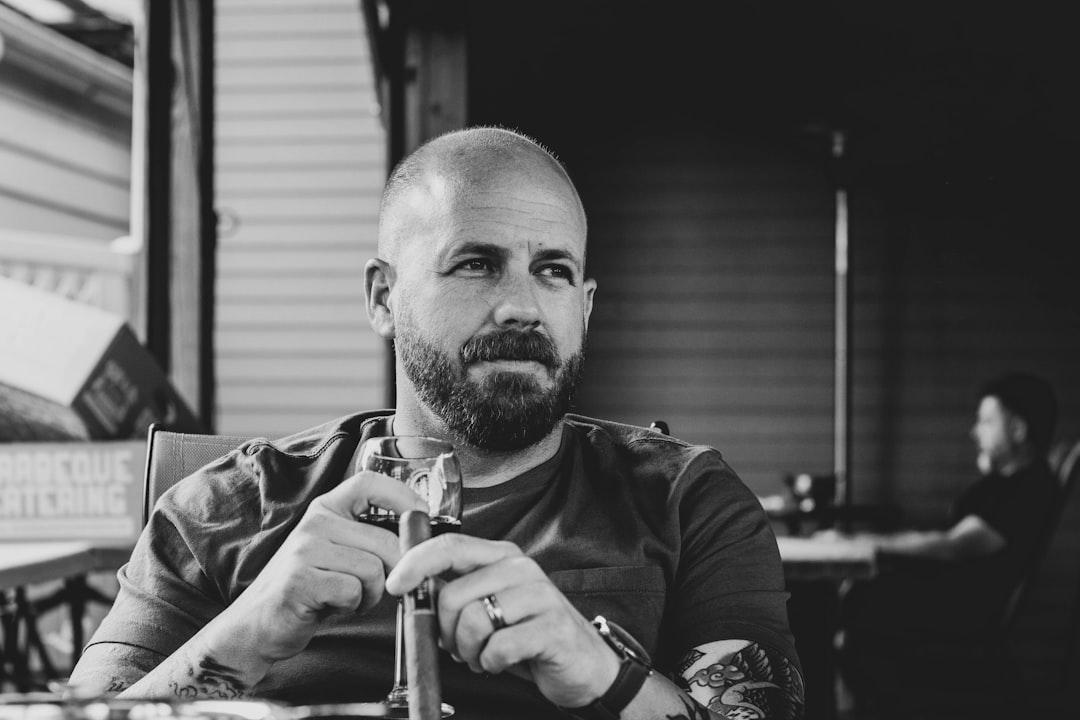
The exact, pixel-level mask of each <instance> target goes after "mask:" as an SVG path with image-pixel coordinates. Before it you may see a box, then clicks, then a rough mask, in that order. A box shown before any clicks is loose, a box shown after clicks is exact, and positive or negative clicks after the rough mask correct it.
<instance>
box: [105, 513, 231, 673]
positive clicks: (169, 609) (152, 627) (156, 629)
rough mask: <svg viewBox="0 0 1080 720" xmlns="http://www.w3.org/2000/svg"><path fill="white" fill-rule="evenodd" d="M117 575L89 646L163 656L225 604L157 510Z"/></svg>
mask: <svg viewBox="0 0 1080 720" xmlns="http://www.w3.org/2000/svg"><path fill="white" fill-rule="evenodd" d="M117 579H118V580H119V583H120V589H119V592H118V593H117V596H116V600H115V601H114V602H113V605H112V608H111V610H110V611H109V613H108V615H106V616H105V619H104V620H102V622H101V624H100V625H99V626H98V628H97V631H96V632H95V633H94V635H93V637H92V638H91V639H90V643H89V645H95V644H98V643H119V644H123V645H131V646H135V647H139V648H143V649H145V650H150V651H152V652H155V653H158V654H160V655H162V656H163V657H164V656H168V655H171V654H172V653H173V652H174V651H176V649H177V648H179V647H180V646H181V645H183V644H184V643H185V642H187V640H188V639H189V638H191V637H192V636H193V635H194V634H195V633H196V632H198V630H199V629H200V628H201V627H202V626H203V625H205V624H206V623H208V622H210V620H211V619H213V618H214V617H215V616H216V615H217V614H218V613H220V612H221V611H222V610H223V609H224V607H225V603H224V602H223V601H222V600H221V598H220V597H219V596H218V595H217V593H216V591H215V589H214V587H213V586H212V584H211V583H209V582H208V581H207V578H206V577H205V575H204V574H203V572H202V568H201V566H200V564H199V562H198V561H197V560H196V558H195V557H194V555H193V553H192V551H191V548H190V547H188V546H187V544H186V543H185V542H184V540H183V539H182V537H181V535H180V533H179V532H177V530H176V528H175V527H174V526H173V524H172V522H171V521H170V520H169V519H168V517H167V515H165V514H162V513H155V514H154V515H152V516H151V522H150V524H149V525H147V527H146V529H145V530H144V531H143V533H142V535H141V536H140V537H139V540H138V542H137V543H136V546H135V549H134V551H133V552H132V555H131V558H130V560H129V561H128V562H127V563H126V564H125V565H124V566H123V567H121V568H120V570H119V571H118V573H117Z"/></svg>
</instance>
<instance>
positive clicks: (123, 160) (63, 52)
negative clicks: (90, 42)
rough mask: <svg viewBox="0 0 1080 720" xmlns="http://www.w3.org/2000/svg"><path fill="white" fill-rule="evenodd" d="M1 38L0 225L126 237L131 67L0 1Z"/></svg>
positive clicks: (90, 237)
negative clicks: (92, 49)
mask: <svg viewBox="0 0 1080 720" xmlns="http://www.w3.org/2000/svg"><path fill="white" fill-rule="evenodd" d="M0 36H2V37H0V48H2V50H0V227H3V228H6V229H17V230H29V231H34V232H41V233H50V234H56V235H66V236H71V237H83V238H86V239H87V241H88V242H90V243H93V244H95V245H99V246H101V245H104V244H107V242H108V241H111V240H113V239H115V238H117V237H120V236H123V235H127V234H128V231H129V223H128V214H129V209H130V182H131V71H130V70H129V69H128V68H126V67H124V66H123V65H121V64H120V63H118V62H115V61H113V60H110V59H108V58H104V57H102V56H100V55H98V54H97V53H94V52H92V51H91V50H89V49H87V48H85V47H82V46H81V45H78V44H77V43H75V42H74V41H72V40H69V39H67V38H65V37H63V36H62V35H60V34H58V33H56V32H54V31H52V30H50V29H48V28H46V27H44V26H41V25H39V24H37V23H35V22H33V21H32V20H29V19H27V18H25V17H23V16H21V15H19V14H18V13H16V12H14V11H12V10H10V9H8V8H3V7H0ZM0 252H2V248H0Z"/></svg>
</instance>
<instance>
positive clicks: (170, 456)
mask: <svg viewBox="0 0 1080 720" xmlns="http://www.w3.org/2000/svg"><path fill="white" fill-rule="evenodd" d="M250 439H251V438H250V437H244V436H240V435H199V434H195V433H182V432H174V431H172V430H167V429H165V428H164V427H163V426H162V425H161V424H159V423H154V424H152V425H151V426H150V429H149V430H148V431H147V435H146V476H145V478H144V481H143V517H142V522H143V525H144V526H145V525H146V521H147V520H148V519H149V518H150V511H152V510H153V509H154V503H156V502H157V499H158V498H159V497H161V495H162V493H164V492H165V491H166V490H168V489H169V488H171V487H172V486H173V485H175V484H176V483H178V482H180V481H181V480H183V479H184V478H185V477H187V476H188V475H190V474H191V473H193V472H195V471H196V470H198V469H199V468H201V467H203V466H204V465H206V464H208V463H211V462H213V461H214V460H217V459H218V458H220V457H221V456H223V455H226V454H227V453H228V452H229V451H230V450H233V449H234V448H237V447H239V446H240V445H243V444H244V443H245V442H247V441H248V440H250Z"/></svg>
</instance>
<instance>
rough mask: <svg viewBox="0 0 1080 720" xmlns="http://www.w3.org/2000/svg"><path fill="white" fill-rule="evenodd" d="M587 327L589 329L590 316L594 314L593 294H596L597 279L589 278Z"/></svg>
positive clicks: (586, 292) (585, 286)
mask: <svg viewBox="0 0 1080 720" xmlns="http://www.w3.org/2000/svg"><path fill="white" fill-rule="evenodd" d="M584 290H585V313H584V315H585V318H584V319H585V329H586V330H588V329H589V316H590V315H592V306H593V295H595V294H596V281H595V280H593V279H591V278H590V279H588V280H586V281H585V285H584Z"/></svg>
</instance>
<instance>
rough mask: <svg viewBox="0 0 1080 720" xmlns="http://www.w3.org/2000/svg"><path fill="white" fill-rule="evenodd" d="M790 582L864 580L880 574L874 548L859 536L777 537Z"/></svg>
mask: <svg viewBox="0 0 1080 720" xmlns="http://www.w3.org/2000/svg"><path fill="white" fill-rule="evenodd" d="M776 545H777V547H778V548H779V549H780V559H781V560H782V561H783V563H784V576H785V577H786V578H787V580H788V581H789V582H806V581H815V580H829V581H834V582H841V581H843V580H849V579H851V580H864V579H867V578H871V577H873V576H874V575H876V574H877V558H876V557H875V552H874V545H873V543H872V542H871V541H870V540H869V539H868V538H863V537H859V536H857V535H856V536H852V537H835V538H817V537H794V536H787V535H783V536H780V537H778V538H776Z"/></svg>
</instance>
